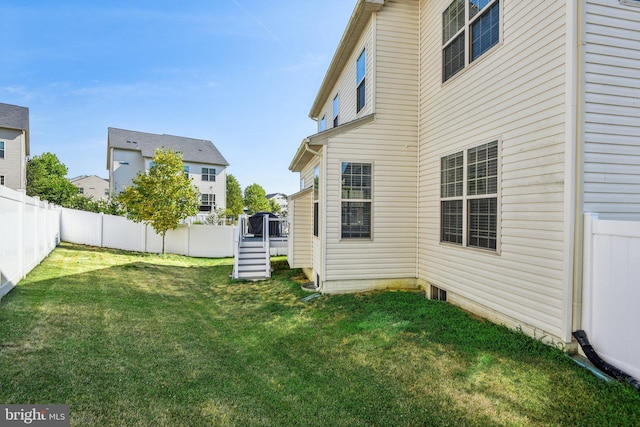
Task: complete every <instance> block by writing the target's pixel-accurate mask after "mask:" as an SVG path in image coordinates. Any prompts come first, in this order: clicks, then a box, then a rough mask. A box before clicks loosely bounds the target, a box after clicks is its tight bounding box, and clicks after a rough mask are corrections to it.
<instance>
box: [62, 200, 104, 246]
mask: <svg viewBox="0 0 640 427" xmlns="http://www.w3.org/2000/svg"><path fill="white" fill-rule="evenodd" d="M60 232H61V233H62V234H61V238H62V240H64V241H65V242H70V243H78V244H81V245H89V246H102V215H100V214H96V213H93V212H84V211H77V210H75V209H67V208H62V220H61V221H60Z"/></svg>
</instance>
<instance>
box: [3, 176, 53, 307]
mask: <svg viewBox="0 0 640 427" xmlns="http://www.w3.org/2000/svg"><path fill="white" fill-rule="evenodd" d="M61 209H62V208H60V207H58V206H55V205H52V204H50V203H49V202H47V201H42V200H40V199H38V198H37V197H28V196H27V195H26V193H25V191H24V190H21V191H15V190H12V189H10V188H7V187H5V186H0V219H1V220H0V298H1V297H2V296H4V295H6V294H7V292H9V291H10V290H11V289H13V288H14V287H15V285H16V284H17V283H18V282H19V281H20V280H22V279H23V278H24V277H25V276H26V275H27V273H29V272H30V271H31V270H32V269H33V268H34V267H35V266H37V265H38V264H40V262H41V261H42V260H43V259H44V258H45V257H46V256H47V255H49V253H50V252H51V251H52V250H53V249H54V248H55V247H56V245H57V244H58V242H59V238H60V215H61Z"/></svg>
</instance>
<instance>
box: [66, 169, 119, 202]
mask: <svg viewBox="0 0 640 427" xmlns="http://www.w3.org/2000/svg"><path fill="white" fill-rule="evenodd" d="M69 181H71V183H72V184H73V185H75V186H76V187H78V192H79V193H80V194H82V195H84V196H87V197H91V198H92V199H93V200H106V199H108V198H109V180H108V179H104V178H100V177H99V176H97V175H80V176H77V177H75V178H71V179H70V180H69Z"/></svg>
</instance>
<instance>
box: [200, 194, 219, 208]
mask: <svg viewBox="0 0 640 427" xmlns="http://www.w3.org/2000/svg"><path fill="white" fill-rule="evenodd" d="M205 197H206V200H205ZM200 206H211V212H213V211H214V210H215V209H216V195H215V194H212V193H201V194H200Z"/></svg>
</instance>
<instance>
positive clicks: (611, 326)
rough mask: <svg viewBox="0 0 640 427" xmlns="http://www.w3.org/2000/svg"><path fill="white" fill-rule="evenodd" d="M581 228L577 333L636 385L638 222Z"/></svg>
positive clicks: (639, 364) (639, 350)
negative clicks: (580, 305)
mask: <svg viewBox="0 0 640 427" xmlns="http://www.w3.org/2000/svg"><path fill="white" fill-rule="evenodd" d="M584 223H585V227H584V228H585V231H584V277H583V297H582V298H583V308H582V328H583V329H584V330H585V332H586V333H587V337H588V338H589V341H590V343H591V345H592V346H593V348H594V350H595V351H596V352H597V353H598V354H599V355H600V356H601V357H602V358H603V359H604V360H605V361H607V362H609V363H610V364H612V365H613V366H615V367H617V368H620V369H622V370H623V371H625V372H627V373H628V374H629V375H632V376H633V377H635V378H636V379H640V332H639V331H640V329H638V325H640V309H639V304H640V222H638V221H609V220H601V219H598V215H597V214H585V221H584Z"/></svg>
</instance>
